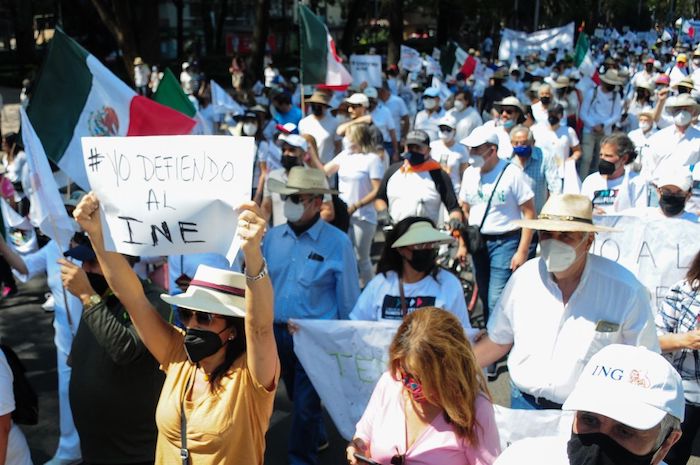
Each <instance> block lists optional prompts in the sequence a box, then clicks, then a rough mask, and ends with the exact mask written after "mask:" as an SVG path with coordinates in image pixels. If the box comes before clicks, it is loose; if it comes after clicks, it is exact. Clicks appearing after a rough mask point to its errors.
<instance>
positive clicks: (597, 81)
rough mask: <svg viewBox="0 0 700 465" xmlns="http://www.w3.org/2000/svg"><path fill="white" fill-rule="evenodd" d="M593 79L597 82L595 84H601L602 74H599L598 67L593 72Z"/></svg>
mask: <svg viewBox="0 0 700 465" xmlns="http://www.w3.org/2000/svg"><path fill="white" fill-rule="evenodd" d="M591 80H592V81H593V82H595V85H597V86H599V85H600V83H601V82H603V81H601V80H600V74H598V70H597V69H596V70H595V72H594V73H593V76H591Z"/></svg>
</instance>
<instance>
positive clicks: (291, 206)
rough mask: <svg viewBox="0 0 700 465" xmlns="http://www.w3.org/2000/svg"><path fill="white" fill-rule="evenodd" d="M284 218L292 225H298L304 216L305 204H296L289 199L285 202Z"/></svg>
mask: <svg viewBox="0 0 700 465" xmlns="http://www.w3.org/2000/svg"><path fill="white" fill-rule="evenodd" d="M284 216H285V218H287V221H289V222H290V223H296V222H297V221H299V220H300V219H301V217H302V216H304V202H299V203H294V202H292V199H290V198H289V197H287V200H285V201H284Z"/></svg>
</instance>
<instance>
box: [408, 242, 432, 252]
mask: <svg viewBox="0 0 700 465" xmlns="http://www.w3.org/2000/svg"><path fill="white" fill-rule="evenodd" d="M439 246H440V245H439V244H436V243H435V242H426V243H424V244H412V245H407V246H406V248H407V249H409V250H430V249H437V248H438V247H439Z"/></svg>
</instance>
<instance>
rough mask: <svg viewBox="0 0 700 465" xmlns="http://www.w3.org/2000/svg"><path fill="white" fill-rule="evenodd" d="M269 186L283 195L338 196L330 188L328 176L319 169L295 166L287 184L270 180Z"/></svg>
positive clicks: (335, 191)
mask: <svg viewBox="0 0 700 465" xmlns="http://www.w3.org/2000/svg"><path fill="white" fill-rule="evenodd" d="M267 186H268V188H269V189H270V191H272V192H277V193H278V194H282V195H292V194H337V193H338V191H337V190H335V189H331V188H330V187H329V186H328V180H327V179H326V174H325V173H324V172H323V171H321V170H319V169H318V168H306V167H303V166H295V167H293V168H292V169H291V170H289V176H288V177H287V182H286V183H284V182H281V181H278V180H276V179H269V180H268V181H267Z"/></svg>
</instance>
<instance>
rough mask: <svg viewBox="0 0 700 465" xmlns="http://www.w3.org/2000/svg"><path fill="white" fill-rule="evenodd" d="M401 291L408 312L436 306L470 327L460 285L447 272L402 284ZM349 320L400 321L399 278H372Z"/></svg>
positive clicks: (388, 275) (388, 276) (393, 276)
mask: <svg viewBox="0 0 700 465" xmlns="http://www.w3.org/2000/svg"><path fill="white" fill-rule="evenodd" d="M403 290H404V297H405V299H406V307H407V311H408V313H411V312H412V311H414V310H416V309H418V308H421V307H438V308H442V309H444V310H448V311H450V312H452V313H454V314H455V316H456V317H457V318H458V319H459V321H460V322H461V323H462V326H464V327H465V328H471V324H470V323H469V314H468V313H467V304H466V302H465V300H464V291H463V290H462V285H461V284H460V282H459V279H457V277H456V276H454V275H453V274H452V273H450V272H449V271H446V270H443V269H440V270H438V273H437V276H436V277H435V278H434V277H433V276H432V275H428V276H426V277H425V278H423V279H421V280H420V281H418V282H415V283H403ZM350 319H351V320H373V321H378V320H401V319H403V315H402V311H401V294H400V292H399V275H398V274H397V273H395V272H393V271H389V272H388V273H387V274H386V276H384V274H383V273H379V274H377V275H376V276H375V277H374V278H372V280H371V281H370V282H369V283H368V284H367V287H365V289H364V290H363V291H362V294H360V297H359V298H358V299H357V303H355V307H354V308H353V309H352V311H351V312H350Z"/></svg>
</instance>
